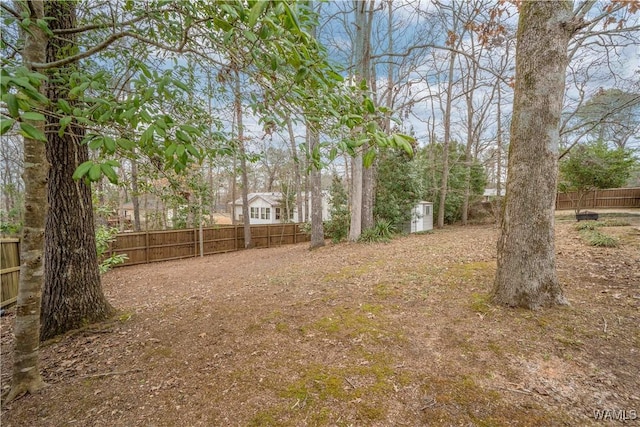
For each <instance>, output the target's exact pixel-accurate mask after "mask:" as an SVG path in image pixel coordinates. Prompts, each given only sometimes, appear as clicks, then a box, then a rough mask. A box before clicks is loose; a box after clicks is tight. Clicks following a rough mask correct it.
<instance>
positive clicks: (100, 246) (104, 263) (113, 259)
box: [96, 225, 128, 274]
mask: <svg viewBox="0 0 640 427" xmlns="http://www.w3.org/2000/svg"><path fill="white" fill-rule="evenodd" d="M116 234H118V229H117V228H113V227H111V228H110V227H107V226H104V225H100V226H98V227H97V228H96V252H97V253H98V262H99V263H100V264H99V266H98V268H99V270H100V274H104V273H106V272H107V271H109V270H110V269H111V268H113V266H116V265H118V264H122V263H123V262H125V261H126V260H127V259H128V257H127V256H126V255H125V254H119V255H111V256H110V257H105V252H107V250H108V249H109V243H111V242H113V241H114V240H115V238H116Z"/></svg>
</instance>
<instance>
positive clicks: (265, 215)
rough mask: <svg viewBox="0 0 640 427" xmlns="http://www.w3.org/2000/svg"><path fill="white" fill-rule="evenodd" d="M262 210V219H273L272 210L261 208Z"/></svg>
mask: <svg viewBox="0 0 640 427" xmlns="http://www.w3.org/2000/svg"><path fill="white" fill-rule="evenodd" d="M260 210H261V212H260V218H261V219H271V208H261V209H260Z"/></svg>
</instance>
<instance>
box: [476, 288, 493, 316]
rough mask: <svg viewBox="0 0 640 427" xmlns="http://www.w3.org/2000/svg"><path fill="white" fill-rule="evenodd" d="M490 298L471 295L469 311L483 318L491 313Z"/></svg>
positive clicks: (482, 295) (484, 295)
mask: <svg viewBox="0 0 640 427" xmlns="http://www.w3.org/2000/svg"><path fill="white" fill-rule="evenodd" d="M490 301H491V296H490V295H488V294H479V293H473V294H471V310H472V311H474V312H476V313H479V314H482V315H483V316H484V315H486V314H488V313H489V312H490V311H491V305H490Z"/></svg>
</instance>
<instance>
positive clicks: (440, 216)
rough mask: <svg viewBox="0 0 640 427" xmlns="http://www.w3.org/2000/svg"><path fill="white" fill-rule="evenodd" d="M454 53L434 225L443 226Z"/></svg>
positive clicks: (447, 177) (449, 140) (445, 112)
mask: <svg viewBox="0 0 640 427" xmlns="http://www.w3.org/2000/svg"><path fill="white" fill-rule="evenodd" d="M455 62H456V55H455V53H454V52H451V57H450V59H449V78H448V81H447V103H446V106H445V111H444V141H443V142H442V181H440V200H439V202H438V218H437V220H436V227H438V228H442V227H444V213H445V212H444V211H445V206H446V201H447V189H448V188H449V145H451V105H452V104H453V99H452V98H453V71H454V69H455Z"/></svg>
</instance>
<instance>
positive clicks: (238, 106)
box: [234, 69, 251, 248]
mask: <svg viewBox="0 0 640 427" xmlns="http://www.w3.org/2000/svg"><path fill="white" fill-rule="evenodd" d="M235 73H236V82H235V89H234V99H235V102H234V103H235V110H236V111H235V113H236V120H237V126H238V149H239V152H240V171H241V172H240V173H241V174H242V217H243V230H244V247H245V248H250V247H251V218H250V217H249V175H248V172H247V155H246V152H245V149H244V125H243V123H242V91H241V87H240V73H239V72H238V70H237V69H236V70H235Z"/></svg>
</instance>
